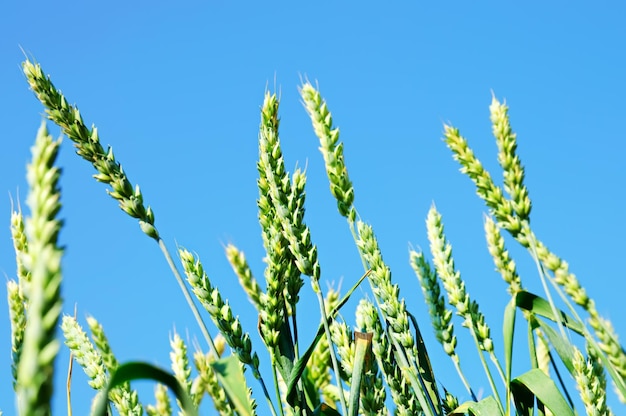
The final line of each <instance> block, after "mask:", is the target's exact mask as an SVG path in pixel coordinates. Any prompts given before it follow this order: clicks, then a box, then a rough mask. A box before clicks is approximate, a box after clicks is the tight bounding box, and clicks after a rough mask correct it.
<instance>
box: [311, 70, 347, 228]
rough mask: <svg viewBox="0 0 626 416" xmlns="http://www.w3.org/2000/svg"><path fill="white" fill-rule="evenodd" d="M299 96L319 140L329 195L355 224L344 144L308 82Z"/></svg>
mask: <svg viewBox="0 0 626 416" xmlns="http://www.w3.org/2000/svg"><path fill="white" fill-rule="evenodd" d="M300 96H301V97H302V101H303V103H304V107H305V108H306V111H307V113H308V114H309V117H310V118H311V122H312V123H313V130H315V134H316V136H317V137H318V138H319V140H320V151H321V152H322V156H323V157H324V163H325V165H326V174H327V175H328V179H329V182H330V192H331V193H332V194H333V196H334V197H335V199H336V200H337V208H338V209H339V213H340V214H341V215H342V216H344V217H346V218H349V219H350V220H351V221H354V220H355V218H356V211H355V210H354V206H353V203H354V187H353V186H352V181H351V180H350V178H349V176H348V169H347V168H346V163H345V161H344V157H343V143H340V142H339V129H338V128H336V127H334V126H333V117H332V115H331V113H330V111H329V110H328V106H327V105H326V101H324V99H323V98H322V96H321V94H320V93H319V91H317V90H316V89H315V88H314V87H313V85H311V83H309V82H305V83H304V84H303V85H302V86H301V87H300Z"/></svg>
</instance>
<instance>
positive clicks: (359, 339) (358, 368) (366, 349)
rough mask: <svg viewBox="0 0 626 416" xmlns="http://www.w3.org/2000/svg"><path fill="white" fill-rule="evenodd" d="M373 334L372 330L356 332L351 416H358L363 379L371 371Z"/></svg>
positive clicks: (349, 407) (351, 385)
mask: <svg viewBox="0 0 626 416" xmlns="http://www.w3.org/2000/svg"><path fill="white" fill-rule="evenodd" d="M372 336H373V334H372V333H371V332H367V333H366V332H355V333H354V342H355V344H356V347H355V352H354V366H353V367H352V379H351V382H350V400H349V401H348V415H349V416H357V415H358V414H359V403H360V397H361V381H362V380H363V375H364V374H365V373H366V372H367V371H369V369H370V368H371V365H372Z"/></svg>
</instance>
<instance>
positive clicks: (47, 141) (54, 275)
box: [16, 123, 63, 415]
mask: <svg viewBox="0 0 626 416" xmlns="http://www.w3.org/2000/svg"><path fill="white" fill-rule="evenodd" d="M60 143H61V140H60V139H59V140H53V139H52V136H50V135H49V134H48V130H47V128H46V125H45V123H42V124H41V127H40V128H39V131H38V132H37V138H36V139H35V145H34V146H33V147H32V161H31V163H30V164H29V165H28V167H27V180H28V185H29V195H28V199H27V203H28V206H29V208H30V211H31V215H30V217H28V218H27V219H26V227H25V230H26V235H27V239H28V255H27V256H26V257H25V259H24V267H25V268H26V269H27V270H29V271H30V283H29V284H28V290H27V298H28V300H27V302H28V311H27V319H26V326H25V328H24V341H23V344H22V349H21V354H20V357H19V362H18V364H17V386H16V391H17V397H18V409H19V411H20V413H21V414H29V415H47V414H50V400H51V398H52V380H53V374H54V358H55V357H56V355H57V352H58V350H59V341H58V340H57V339H56V336H55V335H56V331H57V322H58V320H59V316H60V314H61V307H62V300H61V257H62V255H63V250H62V249H61V248H60V247H59V246H58V235H59V231H60V230H61V224H62V223H61V221H60V220H58V219H57V214H58V213H59V210H60V209H61V203H60V196H61V195H60V190H59V188H58V181H59V177H60V175H61V171H60V169H59V168H57V167H55V166H54V163H55V160H56V156H57V153H58V150H59V145H60Z"/></svg>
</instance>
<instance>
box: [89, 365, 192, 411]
mask: <svg viewBox="0 0 626 416" xmlns="http://www.w3.org/2000/svg"><path fill="white" fill-rule="evenodd" d="M145 379H148V380H155V381H158V382H159V383H162V384H164V385H166V386H167V387H169V388H170V389H171V390H172V392H174V395H175V396H176V398H177V399H178V400H179V401H180V403H181V404H182V406H183V411H184V412H185V413H186V415H187V416H197V415H198V411H197V409H196V408H195V406H194V405H193V403H192V402H191V399H190V398H189V395H187V392H185V389H184V388H183V387H182V386H181V385H180V383H179V382H178V380H176V377H174V376H173V375H171V374H170V373H168V372H167V371H165V370H162V369H160V368H158V367H155V366H153V365H152V364H148V363H143V362H128V363H124V364H121V365H120V366H119V367H118V368H117V370H116V371H115V372H114V373H113V374H112V375H111V378H110V379H109V383H108V384H107V386H106V387H105V389H104V390H102V392H101V393H100V397H99V399H98V402H97V404H96V407H95V409H94V412H93V413H92V414H93V415H94V416H105V415H106V411H107V404H108V397H109V392H110V391H111V390H112V389H113V388H115V387H117V386H120V385H122V384H123V383H126V382H128V381H131V380H145Z"/></svg>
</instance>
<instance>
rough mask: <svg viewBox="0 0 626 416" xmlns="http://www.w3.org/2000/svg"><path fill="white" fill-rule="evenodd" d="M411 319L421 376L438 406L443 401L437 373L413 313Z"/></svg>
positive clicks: (431, 400) (429, 394)
mask: <svg viewBox="0 0 626 416" xmlns="http://www.w3.org/2000/svg"><path fill="white" fill-rule="evenodd" d="M407 315H408V316H409V319H410V320H411V322H412V323H413V327H414V328H415V346H416V347H417V360H418V361H419V362H418V365H419V372H420V376H421V377H420V378H421V379H423V383H424V386H425V387H426V391H427V392H428V396H429V397H430V402H431V403H437V406H439V404H440V403H441V398H440V397H439V390H437V384H436V383H435V373H434V371H433V367H432V364H431V363H430V358H429V356H428V351H427V350H426V344H424V338H422V331H420V328H419V325H418V324H417V319H415V316H414V315H413V314H412V313H408V312H407ZM472 394H474V393H472Z"/></svg>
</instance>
